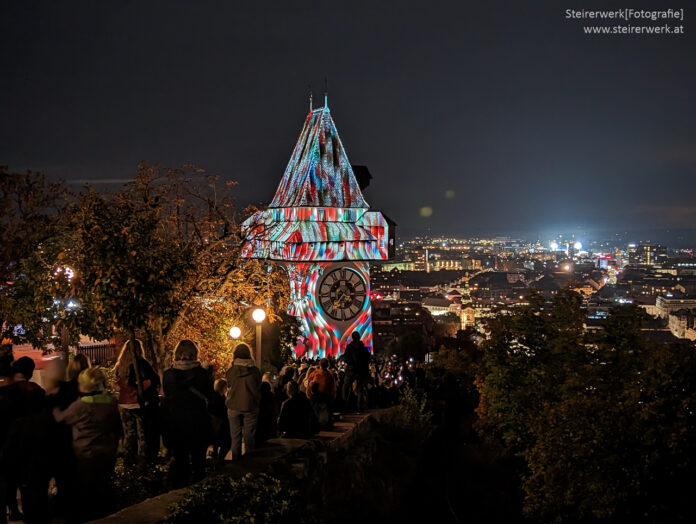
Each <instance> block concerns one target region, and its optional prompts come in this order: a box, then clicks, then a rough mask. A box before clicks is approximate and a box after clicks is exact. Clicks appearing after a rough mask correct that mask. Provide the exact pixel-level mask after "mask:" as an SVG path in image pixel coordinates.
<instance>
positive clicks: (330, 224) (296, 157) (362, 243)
mask: <svg viewBox="0 0 696 524" xmlns="http://www.w3.org/2000/svg"><path fill="white" fill-rule="evenodd" d="M388 228H389V225H388V223H387V221H386V219H385V218H384V216H383V215H382V213H380V212H377V211H370V210H369V206H368V204H367V202H365V199H364V198H363V196H362V192H361V191H360V187H359V186H358V183H357V180H356V179H355V175H354V173H353V169H352V167H351V165H350V162H349V161H348V157H347V155H346V153H345V150H344V148H343V144H342V143H341V140H340V138H339V136H338V131H337V130H336V126H335V124H334V122H333V119H332V118H331V114H330V112H329V109H328V107H327V106H326V105H325V106H324V107H323V108H320V109H316V110H314V111H310V113H309V114H308V115H307V118H306V120H305V123H304V127H303V128H302V132H301V133H300V138H299V139H298V141H297V144H296V145H295V149H294V151H293V153H292V156H291V158H290V162H289V163H288V166H287V168H286V169H285V173H284V175H283V178H282V180H281V182H280V185H279V186H278V190H277V191H276V194H275V197H274V199H273V202H271V205H270V207H269V209H266V210H263V211H259V212H257V213H255V214H254V215H253V216H251V217H250V218H249V219H247V220H246V221H245V222H244V224H243V225H242V231H243V233H244V236H245V242H244V245H243V246H242V257H245V258H264V259H271V260H277V261H283V262H286V264H285V269H286V271H287V273H288V277H289V280H290V288H291V304H290V308H289V312H290V313H291V314H294V315H296V316H297V317H298V318H299V319H300V323H301V325H302V331H303V332H304V336H305V341H304V344H302V345H298V346H297V348H296V352H297V353H298V356H302V355H299V353H300V351H303V354H306V355H307V356H312V357H317V356H327V355H334V356H335V355H338V354H340V353H341V352H343V350H344V349H345V347H346V344H347V343H348V342H349V340H350V335H351V334H352V333H353V332H354V331H357V332H358V333H360V335H361V338H362V340H363V342H364V343H365V345H366V346H368V347H370V348H371V347H372V321H371V307H370V301H369V299H366V300H364V302H362V304H360V307H355V306H353V307H354V308H355V310H354V309H353V308H350V309H349V311H350V313H348V314H346V313H344V314H343V315H342V316H341V318H343V320H342V321H338V320H335V319H333V318H331V317H330V316H329V315H328V314H327V313H326V311H324V309H323V306H322V301H321V297H319V296H318V286H319V284H320V282H321V280H322V278H324V275H327V274H328V273H330V272H331V271H332V270H334V269H336V268H342V267H345V268H350V269H352V270H353V271H355V272H356V273H358V275H359V276H360V279H361V281H362V285H363V286H364V289H365V292H366V293H367V296H368V297H369V283H370V275H369V265H368V263H367V262H366V261H369V260H387V259H388V258H389V236H390V235H389V229H388ZM358 286H360V284H358ZM350 292H351V284H350V283H349V282H344V281H338V282H337V291H336V294H334V295H333V296H332V298H331V299H330V300H331V301H334V302H333V303H335V301H336V300H338V302H339V303H340V302H341V301H342V300H344V299H345V298H346V296H347V294H350ZM336 296H338V299H336ZM327 300H329V299H327V296H325V297H324V304H327V303H331V302H327ZM329 307H331V306H329ZM300 348H301V349H300Z"/></svg>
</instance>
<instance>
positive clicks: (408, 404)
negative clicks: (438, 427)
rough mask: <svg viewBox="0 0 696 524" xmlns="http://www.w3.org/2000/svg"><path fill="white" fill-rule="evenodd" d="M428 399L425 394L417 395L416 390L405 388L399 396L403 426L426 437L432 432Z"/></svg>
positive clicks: (431, 417) (431, 415) (431, 416)
mask: <svg viewBox="0 0 696 524" xmlns="http://www.w3.org/2000/svg"><path fill="white" fill-rule="evenodd" d="M427 406H428V397H427V395H426V394H425V393H422V394H418V393H417V392H416V390H414V389H412V388H410V387H407V388H406V389H405V390H404V393H403V395H402V396H401V404H400V405H399V412H400V415H401V417H402V422H403V424H404V425H405V426H406V427H408V428H410V429H413V430H414V431H416V432H418V433H420V434H421V435H422V436H423V437H427V436H428V435H430V433H431V432H432V429H433V426H432V419H433V414H432V413H431V412H430V411H428V408H427Z"/></svg>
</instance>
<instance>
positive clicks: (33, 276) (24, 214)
mask: <svg viewBox="0 0 696 524" xmlns="http://www.w3.org/2000/svg"><path fill="white" fill-rule="evenodd" d="M68 196H69V195H68V192H67V190H66V188H65V185H64V184H63V183H62V182H49V181H48V180H47V179H46V178H45V177H44V176H43V175H41V174H39V173H35V172H31V171H27V172H26V173H10V172H8V170H7V168H6V167H1V166H0V207H2V210H3V211H2V214H1V215H0V235H2V236H1V237H0V329H2V333H1V335H0V338H6V339H12V340H13V341H16V342H30V343H32V344H34V345H36V346H38V347H46V346H47V345H48V344H50V343H51V342H54V341H55V339H54V337H53V334H52V329H51V327H52V325H54V324H58V326H59V328H65V329H67V330H68V331H69V334H68V335H69V336H68V338H75V337H76V331H77V330H76V328H75V326H76V324H75V311H74V310H73V309H72V308H68V307H66V304H68V303H69V302H70V301H71V300H72V298H73V294H74V293H73V289H72V282H71V279H70V278H68V273H66V272H65V271H63V268H62V267H61V266H60V265H59V264H60V260H59V259H58V253H59V252H60V245H61V243H62V242H63V241H64V239H65V231H64V230H63V229H62V227H61V223H60V213H59V211H60V209H61V208H62V207H63V206H64V204H65V202H66V201H67V198H68ZM61 331H65V330H64V329H61Z"/></svg>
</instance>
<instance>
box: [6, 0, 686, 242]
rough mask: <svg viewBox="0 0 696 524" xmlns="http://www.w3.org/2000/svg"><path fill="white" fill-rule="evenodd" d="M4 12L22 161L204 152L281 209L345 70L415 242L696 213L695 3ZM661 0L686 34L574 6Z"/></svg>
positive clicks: (73, 167)
mask: <svg viewBox="0 0 696 524" xmlns="http://www.w3.org/2000/svg"><path fill="white" fill-rule="evenodd" d="M667 4H669V5H667ZM0 5H1V7H0V68H1V74H0V115H2V126H0V164H2V165H8V166H9V167H10V169H11V170H14V171H19V170H24V169H33V170H40V171H43V172H44V173H46V174H47V175H49V176H50V177H52V178H58V177H61V178H65V179H67V180H69V181H71V182H75V183H78V184H79V183H82V182H83V181H91V182H92V183H93V184H98V185H97V186H96V187H98V188H100V189H108V188H110V189H113V188H114V187H118V184H119V183H120V181H122V180H124V179H127V178H129V177H132V176H133V174H134V171H135V167H136V164H137V163H138V161H140V160H146V161H149V162H152V163H160V164H164V165H169V166H177V165H180V164H182V163H194V164H196V165H198V166H200V167H203V168H205V169H207V170H208V171H212V172H217V173H220V174H221V175H223V176H224V177H227V178H231V179H235V180H237V181H239V202H240V204H246V203H249V202H255V203H258V202H265V203H268V202H269V201H270V200H271V199H272V197H273V194H274V192H275V188H276V186H277V185H278V182H279V181H280V178H281V176H282V174H283V171H284V168H285V165H286V164H287V161H288V159H289V157H290V154H291V152H292V148H293V146H294V144H295V141H296V140H297V136H298V134H299V132H300V129H301V126H302V123H303V119H304V117H305V115H306V113H307V109H308V102H307V97H308V84H309V83H310V82H311V84H312V86H313V88H314V92H315V101H319V100H321V99H323V93H322V92H323V90H324V77H328V87H329V107H330V108H331V111H332V115H333V117H334V120H335V122H336V125H337V127H338V130H339V132H340V134H341V138H342V140H343V143H344V145H345V147H346V150H347V152H348V156H349V158H350V160H351V162H352V163H353V164H366V165H368V166H369V168H370V170H371V172H372V175H373V177H374V179H373V181H372V184H371V186H370V187H369V188H368V189H367V190H366V192H365V198H366V200H367V201H368V202H369V203H370V204H371V206H372V207H373V208H377V209H380V210H382V211H384V212H385V213H387V214H388V215H389V216H390V217H392V218H393V219H394V220H396V222H397V223H398V224H399V231H400V233H402V234H414V233H419V232H426V231H428V229H429V228H430V231H431V232H432V233H452V234H462V235H464V234H502V233H510V234H515V233H523V232H524V233H529V232H536V231H547V230H554V229H558V230H560V229H563V228H581V229H582V228H584V229H586V230H587V229H592V228H596V229H604V230H614V229H616V230H619V229H628V228H641V229H658V228H689V227H694V226H695V224H696V203H695V201H694V195H695V194H696V173H695V172H696V96H695V94H696V44H695V43H696V40H695V36H694V35H696V5H695V4H693V3H690V2H687V1H685V0H675V1H674V2H667V3H665V2H642V3H641V2H635V1H624V2H619V3H615V2H606V1H601V2H600V1H596V2H580V1H570V0H568V1H558V0H554V1H539V0H520V1H492V2H483V1H480V2H466V1H463V0H460V1H456V2H425V1H424V2H405V1H400V2H378V1H374V0H373V1H368V2H357V1H351V2H336V1H332V2H317V3H310V2H299V1H292V2H289V1H282V2H281V1H278V2H253V1H247V2H234V1H219V2H206V1H195V2H194V1H187V2H174V1H167V2H149V1H143V0H138V1H119V2H116V1H110V2H107V1H89V2H70V1H67V2H55V1H51V2H31V1H24V0H17V1H7V0H3V2H2V3H1V4H0ZM641 5H642V6H647V7H652V6H659V7H661V8H667V7H672V8H679V7H684V8H685V10H686V13H685V15H686V19H685V21H683V22H680V21H670V22H667V23H670V24H674V25H678V24H683V25H684V27H685V31H686V34H685V35H681V36H669V35H623V36H597V35H591V36H590V35H585V34H583V32H582V28H581V26H582V25H583V23H584V24H585V25H590V24H592V22H591V21H589V20H588V21H585V22H582V21H578V20H566V19H565V9H567V8H581V7H582V8H585V9H590V8H600V7H601V8H609V7H633V8H639V7H641ZM632 23H633V24H634V25H639V24H640V23H641V22H638V21H633V22H632ZM643 23H649V24H651V25H652V24H658V25H659V23H652V22H643ZM448 192H449V193H448ZM452 192H453V195H454V196H453V197H452ZM448 197H449V198H448ZM423 206H430V207H431V208H432V209H433V214H432V216H431V217H429V218H423V217H421V216H420V215H419V210H420V209H421V208H422V207H423Z"/></svg>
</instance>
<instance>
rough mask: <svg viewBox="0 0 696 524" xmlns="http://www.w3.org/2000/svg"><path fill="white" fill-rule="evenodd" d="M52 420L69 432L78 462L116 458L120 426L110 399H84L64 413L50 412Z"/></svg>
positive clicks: (99, 396) (104, 395)
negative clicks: (86, 459)
mask: <svg viewBox="0 0 696 524" xmlns="http://www.w3.org/2000/svg"><path fill="white" fill-rule="evenodd" d="M53 416H54V418H55V419H56V421H57V422H64V423H65V424H67V425H69V426H70V427H71V428H72V436H73V450H74V451H75V456H76V457H77V458H78V459H80V458H83V459H84V458H92V457H96V456H106V457H109V458H110V459H115V458H116V449H117V448H118V440H119V438H120V437H121V434H122V426H121V417H120V416H119V414H118V407H117V406H116V402H115V401H114V399H113V398H112V397H111V395H109V394H108V393H97V394H94V395H85V396H83V397H80V398H79V399H78V400H76V401H75V402H73V403H72V404H70V406H69V407H68V408H67V409H66V410H64V411H61V410H59V409H57V408H56V409H54V410H53Z"/></svg>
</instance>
